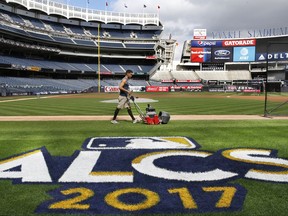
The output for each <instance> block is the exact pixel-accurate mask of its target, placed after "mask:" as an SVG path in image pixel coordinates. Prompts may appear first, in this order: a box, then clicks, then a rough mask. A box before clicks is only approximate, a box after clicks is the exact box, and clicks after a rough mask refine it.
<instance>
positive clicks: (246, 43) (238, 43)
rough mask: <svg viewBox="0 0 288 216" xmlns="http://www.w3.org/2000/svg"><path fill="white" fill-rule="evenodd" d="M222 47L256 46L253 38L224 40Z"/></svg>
mask: <svg viewBox="0 0 288 216" xmlns="http://www.w3.org/2000/svg"><path fill="white" fill-rule="evenodd" d="M222 46H223V47H226V46H232V47H235V46H256V40H255V39H244V40H224V41H223V43H222Z"/></svg>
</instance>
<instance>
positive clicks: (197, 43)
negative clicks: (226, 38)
mask: <svg viewBox="0 0 288 216" xmlns="http://www.w3.org/2000/svg"><path fill="white" fill-rule="evenodd" d="M191 47H222V41H221V40H220V41H216V40H192V41H191Z"/></svg>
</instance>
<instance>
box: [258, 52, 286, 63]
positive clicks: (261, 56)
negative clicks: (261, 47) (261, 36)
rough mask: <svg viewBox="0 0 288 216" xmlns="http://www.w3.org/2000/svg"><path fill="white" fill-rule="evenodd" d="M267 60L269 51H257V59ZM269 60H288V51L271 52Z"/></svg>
mask: <svg viewBox="0 0 288 216" xmlns="http://www.w3.org/2000/svg"><path fill="white" fill-rule="evenodd" d="M266 60H267V53H257V54H256V61H266ZM268 60H269V61H283V60H284V61H285V60H288V52H281V53H269V54H268Z"/></svg>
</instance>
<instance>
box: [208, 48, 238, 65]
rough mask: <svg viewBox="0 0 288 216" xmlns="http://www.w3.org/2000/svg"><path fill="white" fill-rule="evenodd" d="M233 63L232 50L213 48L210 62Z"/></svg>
mask: <svg viewBox="0 0 288 216" xmlns="http://www.w3.org/2000/svg"><path fill="white" fill-rule="evenodd" d="M231 61H233V48H232V47H223V48H213V49H212V62H231Z"/></svg>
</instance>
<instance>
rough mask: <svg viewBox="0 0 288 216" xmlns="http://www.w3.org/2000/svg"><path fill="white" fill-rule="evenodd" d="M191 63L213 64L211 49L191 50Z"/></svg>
mask: <svg viewBox="0 0 288 216" xmlns="http://www.w3.org/2000/svg"><path fill="white" fill-rule="evenodd" d="M190 59H191V62H211V48H193V47H192V48H191V58H190Z"/></svg>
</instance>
